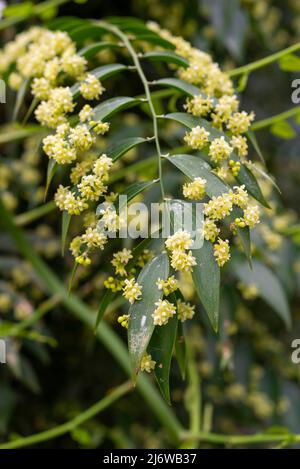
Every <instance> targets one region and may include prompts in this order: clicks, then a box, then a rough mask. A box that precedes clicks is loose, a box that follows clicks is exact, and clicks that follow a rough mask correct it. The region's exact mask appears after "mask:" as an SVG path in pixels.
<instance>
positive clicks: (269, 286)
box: [234, 260, 291, 327]
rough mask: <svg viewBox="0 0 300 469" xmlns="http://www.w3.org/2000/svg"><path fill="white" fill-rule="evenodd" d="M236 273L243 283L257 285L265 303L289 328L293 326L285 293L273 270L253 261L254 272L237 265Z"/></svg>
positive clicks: (246, 267) (245, 266)
mask: <svg viewBox="0 0 300 469" xmlns="http://www.w3.org/2000/svg"><path fill="white" fill-rule="evenodd" d="M234 272H235V274H236V275H237V277H238V278H239V280H240V281H241V282H243V283H245V284H255V285H256V287H257V289H258V291H259V294H260V296H261V297H262V298H263V299H264V300H265V302H266V303H268V304H269V305H270V306H271V308H273V309H274V310H275V311H276V312H277V314H278V316H279V317H280V318H281V319H282V320H283V321H284V322H285V324H286V326H287V327H290V326H291V314H290V309H289V305H288V301H287V298H286V294H285V291H284V289H283V286H282V285H281V283H280V281H279V280H278V278H277V277H276V276H275V274H274V273H273V272H272V270H271V269H269V268H268V267H267V266H265V265H264V264H262V263H261V262H259V261H257V260H253V269H252V270H249V268H248V266H247V265H246V264H240V263H236V265H235V266H234Z"/></svg>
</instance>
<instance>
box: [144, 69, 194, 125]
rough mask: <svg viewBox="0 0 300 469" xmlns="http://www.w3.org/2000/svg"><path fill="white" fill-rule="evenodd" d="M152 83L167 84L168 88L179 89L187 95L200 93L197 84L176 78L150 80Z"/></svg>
mask: <svg viewBox="0 0 300 469" xmlns="http://www.w3.org/2000/svg"><path fill="white" fill-rule="evenodd" d="M152 84H153V85H155V86H156V85H159V86H167V87H168V88H169V87H171V88H175V90H178V91H181V92H182V93H184V94H186V95H188V96H195V95H198V94H201V93H200V90H199V88H197V86H194V85H191V84H190V83H186V82H185V81H182V80H179V79H178V78H161V79H160V80H155V81H154V82H152ZM182 114H184V113H182ZM192 117H193V116H192ZM196 125H197V124H196Z"/></svg>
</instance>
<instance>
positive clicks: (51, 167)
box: [44, 159, 58, 200]
mask: <svg viewBox="0 0 300 469" xmlns="http://www.w3.org/2000/svg"><path fill="white" fill-rule="evenodd" d="M57 170H58V164H57V163H56V161H55V160H53V159H49V161H48V167H47V180H46V188H45V194H44V200H46V198H47V194H48V190H49V187H50V184H51V181H52V179H53V177H54V175H55V173H56V171H57Z"/></svg>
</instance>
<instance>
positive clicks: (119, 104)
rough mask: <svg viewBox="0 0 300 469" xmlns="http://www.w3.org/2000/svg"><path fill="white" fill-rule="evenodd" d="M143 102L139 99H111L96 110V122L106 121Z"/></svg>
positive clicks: (123, 97) (124, 97)
mask: <svg viewBox="0 0 300 469" xmlns="http://www.w3.org/2000/svg"><path fill="white" fill-rule="evenodd" d="M140 102H141V101H140V100H139V99H135V98H130V97H126V96H121V97H119V98H111V99H108V100H107V101H104V102H103V103H101V104H99V105H98V106H96V107H95V108H94V114H93V118H94V120H105V119H108V118H109V117H111V116H112V115H113V114H116V113H117V112H119V111H123V110H124V109H128V108H130V107H133V106H136V105H137V104H139V103H140Z"/></svg>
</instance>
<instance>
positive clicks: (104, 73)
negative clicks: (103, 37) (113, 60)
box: [71, 64, 127, 99]
mask: <svg viewBox="0 0 300 469" xmlns="http://www.w3.org/2000/svg"><path fill="white" fill-rule="evenodd" d="M126 69H127V67H126V65H123V64H108V65H103V66H101V67H98V68H95V69H94V70H91V71H90V72H89V73H90V74H91V75H94V76H95V77H96V78H98V79H99V80H105V79H106V78H110V77H112V76H113V75H116V74H117V73H119V72H121V71H123V70H126ZM80 85H81V83H75V84H74V85H73V86H71V93H72V95H73V98H75V99H76V98H77V97H78V96H79V95H80V91H79V89H80Z"/></svg>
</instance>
